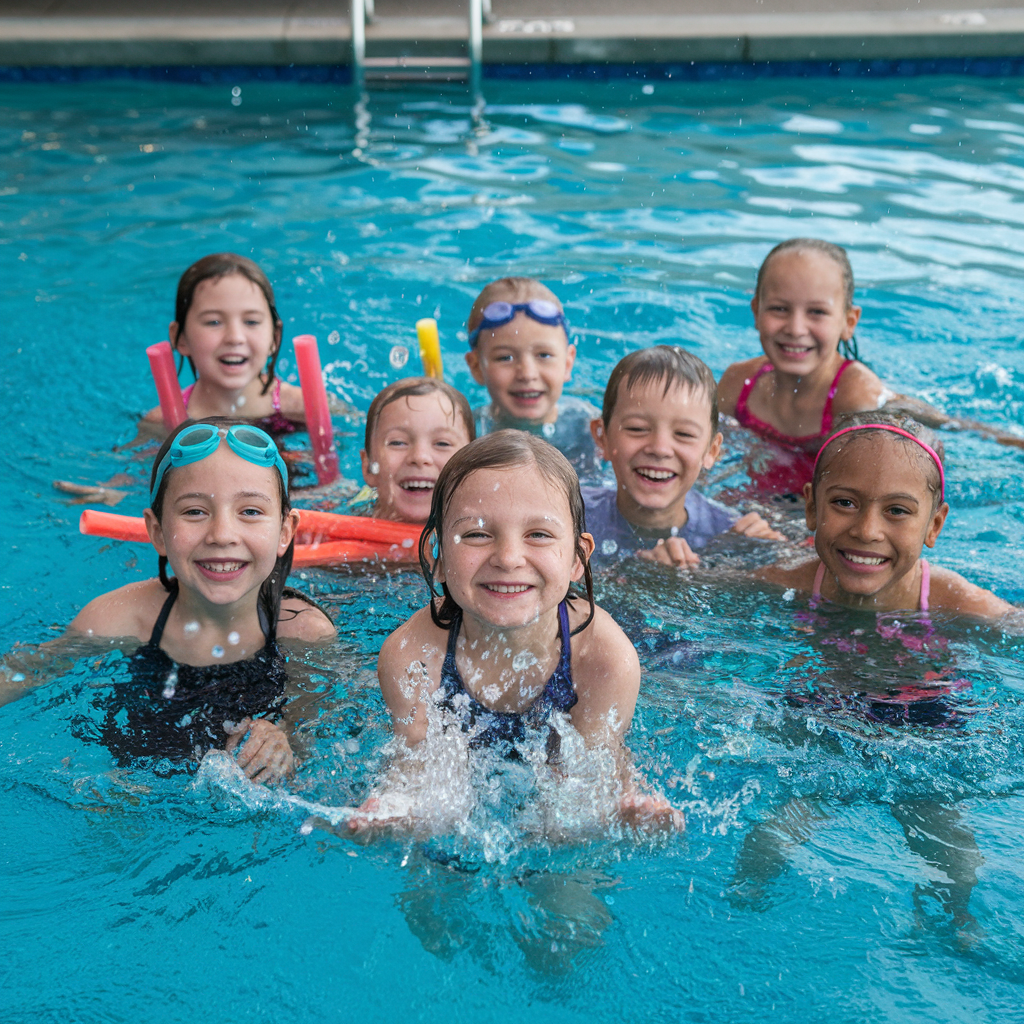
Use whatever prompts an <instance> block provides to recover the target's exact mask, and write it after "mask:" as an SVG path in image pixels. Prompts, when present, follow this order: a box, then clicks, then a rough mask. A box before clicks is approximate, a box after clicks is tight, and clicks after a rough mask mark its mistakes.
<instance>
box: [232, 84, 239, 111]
mask: <svg viewBox="0 0 1024 1024" xmlns="http://www.w3.org/2000/svg"><path fill="white" fill-rule="evenodd" d="M241 105H242V89H241V86H238V85H236V86H235V87H234V88H233V89H232V90H231V106H233V107H240V106H241Z"/></svg>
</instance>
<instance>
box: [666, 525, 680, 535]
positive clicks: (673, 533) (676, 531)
mask: <svg viewBox="0 0 1024 1024" xmlns="http://www.w3.org/2000/svg"><path fill="white" fill-rule="evenodd" d="M668 532H669V533H670V534H671V535H672V536H673V537H678V536H679V527H678V526H673V527H672V529H671V530H669V531H668Z"/></svg>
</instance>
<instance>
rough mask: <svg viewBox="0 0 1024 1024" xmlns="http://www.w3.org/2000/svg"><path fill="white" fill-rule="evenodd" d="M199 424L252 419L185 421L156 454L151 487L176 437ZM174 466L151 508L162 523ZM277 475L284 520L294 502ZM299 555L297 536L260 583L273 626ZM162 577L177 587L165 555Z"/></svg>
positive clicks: (228, 423) (237, 423) (229, 424)
mask: <svg viewBox="0 0 1024 1024" xmlns="http://www.w3.org/2000/svg"><path fill="white" fill-rule="evenodd" d="M197 423H208V424H209V425H210V426H211V427H214V428H216V429H218V430H225V429H227V428H228V427H234V426H250V425H251V424H250V423H249V421H248V420H235V419H230V418H229V417H227V416H208V417H207V418H206V419H201V420H185V422H184V423H182V424H180V425H179V426H177V427H175V429H174V430H172V431H171V433H170V434H169V435H168V437H167V439H166V440H165V441H164V443H163V444H162V445H161V446H160V451H158V452H157V453H156V458H155V459H154V460H153V469H152V471H151V472H150V475H149V487H150V490H152V489H153V483H154V482H155V481H156V470H157V467H158V466H159V465H160V460H161V459H163V457H164V456H165V455H166V454H167V451H168V449H169V448H170V447H171V444H172V442H173V441H174V439H175V438H176V437H177V436H178V435H179V434H180V433H181V432H182V431H183V430H185V429H187V428H188V427H194V426H195V425H196V424H197ZM174 473H175V468H174V466H168V467H167V469H166V471H165V472H164V475H163V479H162V480H161V481H160V487H159V489H158V490H157V492H156V494H155V495H154V497H153V503H152V504H151V505H150V508H151V509H152V510H153V515H155V516H156V520H157V522H158V523H160V524H161V525H162V524H163V515H164V498H165V497H166V494H167V481H168V480H169V479H170V478H171V477H172V476H173V475H174ZM274 478H275V479H276V480H277V486H278V496H279V497H280V499H281V521H282V522H283V521H284V517H285V516H286V515H287V514H288V513H289V511H290V510H291V507H292V503H291V501H290V500H289V498H288V487H287V485H286V483H285V481H284V480H282V479H281V474H280V473H278V472H277V470H276V469H275V470H274ZM294 556H295V538H294V537H293V538H292V542H291V544H289V545H288V549H287V550H286V551H285V553H284V554H283V555H278V557H277V561H276V562H275V563H274V568H273V570H272V571H271V573H270V575H269V576H268V577H267V578H266V579H265V580H264V581H263V583H262V584H261V585H260V592H259V595H258V596H257V598H256V603H257V606H258V607H259V608H260V609H262V611H263V614H264V615H265V616H266V620H267V622H268V623H269V624H270V625H271V626H275V625H276V624H277V621H278V619H279V617H280V614H281V598H282V597H283V595H284V590H285V581H286V580H287V579H288V573H290V572H291V571H292V558H293V557H294ZM158 566H159V573H158V574H159V576H160V582H161V583H162V584H163V585H164V589H165V590H167V591H172V590H177V588H178V581H177V579H175V578H174V577H173V576H168V575H167V556H166V555H161V556H160V559H159V562H158Z"/></svg>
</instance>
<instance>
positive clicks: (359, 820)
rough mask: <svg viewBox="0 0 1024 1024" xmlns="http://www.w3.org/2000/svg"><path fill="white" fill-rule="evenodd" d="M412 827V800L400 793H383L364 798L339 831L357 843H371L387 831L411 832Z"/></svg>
mask: <svg viewBox="0 0 1024 1024" xmlns="http://www.w3.org/2000/svg"><path fill="white" fill-rule="evenodd" d="M412 829H413V814H412V801H411V800H410V799H409V798H408V797H405V796H402V795H400V794H398V793H382V794H381V795H380V796H371V797H369V798H368V799H367V800H364V801H363V803H362V804H360V806H359V808H358V810H357V811H356V813H355V814H353V815H352V817H351V818H349V819H348V822H347V824H345V825H341V826H339V828H338V829H337V832H338V834H339V835H341V836H345V835H347V836H348V837H349V838H350V839H353V840H355V841H356V842H357V843H369V842H371V841H372V840H374V839H376V838H377V837H378V836H381V835H383V834H384V833H386V832H392V833H393V832H411V831H412Z"/></svg>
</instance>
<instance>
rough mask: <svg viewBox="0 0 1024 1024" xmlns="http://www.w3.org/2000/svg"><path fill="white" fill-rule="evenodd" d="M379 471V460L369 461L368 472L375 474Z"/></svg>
mask: <svg viewBox="0 0 1024 1024" xmlns="http://www.w3.org/2000/svg"><path fill="white" fill-rule="evenodd" d="M379 472H380V463H379V462H371V463H370V473H371V474H372V475H373V476H376V475H377V474H378V473H379Z"/></svg>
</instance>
